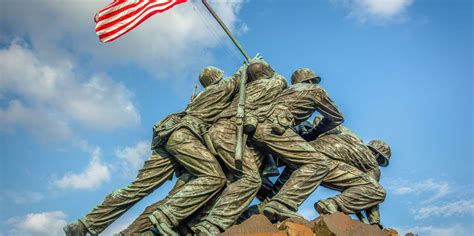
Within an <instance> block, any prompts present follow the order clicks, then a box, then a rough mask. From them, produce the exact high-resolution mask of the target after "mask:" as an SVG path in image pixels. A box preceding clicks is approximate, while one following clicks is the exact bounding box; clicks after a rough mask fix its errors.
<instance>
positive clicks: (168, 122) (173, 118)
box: [151, 112, 186, 150]
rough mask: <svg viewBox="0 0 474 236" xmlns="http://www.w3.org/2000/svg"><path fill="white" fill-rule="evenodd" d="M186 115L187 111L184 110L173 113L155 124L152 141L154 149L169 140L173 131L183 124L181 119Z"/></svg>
mask: <svg viewBox="0 0 474 236" xmlns="http://www.w3.org/2000/svg"><path fill="white" fill-rule="evenodd" d="M185 115H186V113H184V112H180V113H173V114H171V115H168V116H167V117H165V118H164V119H163V120H161V121H160V122H158V123H157V124H155V125H154V126H153V137H152V142H151V149H152V150H154V149H156V148H159V147H161V146H163V145H164V144H165V143H166V142H167V141H168V138H169V136H170V135H171V133H173V131H175V130H176V128H178V127H180V126H181V124H182V120H181V119H182V118H183V117H184V116H185Z"/></svg>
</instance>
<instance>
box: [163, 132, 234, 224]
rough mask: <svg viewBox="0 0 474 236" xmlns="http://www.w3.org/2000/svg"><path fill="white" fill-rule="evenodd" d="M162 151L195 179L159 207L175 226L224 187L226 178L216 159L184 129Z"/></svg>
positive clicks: (172, 135)
mask: <svg viewBox="0 0 474 236" xmlns="http://www.w3.org/2000/svg"><path fill="white" fill-rule="evenodd" d="M165 148H166V150H167V151H168V152H169V153H170V154H171V155H173V157H174V159H175V160H176V162H178V163H179V164H180V165H181V166H182V167H184V168H185V169H186V171H187V172H189V173H190V174H191V175H193V176H194V177H195V178H194V179H192V180H191V181H189V182H187V183H186V184H185V185H184V186H183V187H182V188H181V189H180V190H179V191H177V192H176V193H175V194H173V195H171V196H169V197H168V198H167V199H166V200H165V201H164V203H163V204H162V205H160V206H158V209H160V210H161V211H162V212H163V213H164V214H165V215H166V216H168V218H169V220H170V221H171V223H172V224H173V226H177V225H178V224H179V222H180V221H182V220H183V219H185V218H186V217H188V216H190V215H191V214H192V213H194V212H195V211H196V210H198V209H199V208H200V207H202V206H203V205H204V204H205V203H206V202H207V201H209V200H210V199H211V198H212V197H213V196H214V195H215V194H216V193H217V192H218V191H219V190H220V189H221V188H222V187H223V186H224V185H225V183H226V177H225V175H224V172H223V171H222V168H221V166H220V165H219V162H218V161H217V159H216V158H215V157H214V156H213V155H212V154H211V153H210V152H209V150H208V149H207V147H206V146H204V144H202V143H201V141H200V140H199V139H198V138H196V136H195V135H194V134H193V133H192V132H191V131H190V130H188V129H186V128H180V129H178V130H176V131H174V132H173V133H172V134H171V135H170V137H169V139H168V141H167V143H166V145H165Z"/></svg>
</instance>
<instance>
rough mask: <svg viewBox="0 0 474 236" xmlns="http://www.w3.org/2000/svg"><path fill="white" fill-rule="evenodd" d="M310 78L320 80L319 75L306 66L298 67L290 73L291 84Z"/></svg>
mask: <svg viewBox="0 0 474 236" xmlns="http://www.w3.org/2000/svg"><path fill="white" fill-rule="evenodd" d="M310 79H315V80H316V83H319V82H321V77H319V75H317V74H316V73H314V71H312V70H311V69H308V68H300V69H297V70H295V72H293V74H292V75H291V84H297V83H301V82H304V81H308V80H310Z"/></svg>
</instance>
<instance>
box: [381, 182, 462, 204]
mask: <svg viewBox="0 0 474 236" xmlns="http://www.w3.org/2000/svg"><path fill="white" fill-rule="evenodd" d="M387 188H388V189H389V193H390V194H394V195H409V194H413V195H420V194H426V193H429V194H430V197H429V198H428V199H427V200H425V201H423V202H422V203H429V202H432V201H435V200H438V199H441V198H442V197H445V196H447V195H448V194H451V193H452V192H453V189H452V187H451V185H450V184H449V183H448V182H445V181H435V180H433V179H427V180H423V181H419V182H413V181H407V180H399V179H398V180H392V181H389V183H388V184H387Z"/></svg>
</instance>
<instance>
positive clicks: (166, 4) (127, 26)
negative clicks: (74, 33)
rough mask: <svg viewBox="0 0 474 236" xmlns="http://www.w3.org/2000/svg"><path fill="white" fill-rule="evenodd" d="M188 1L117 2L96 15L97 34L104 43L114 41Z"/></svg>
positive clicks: (118, 0)
mask: <svg viewBox="0 0 474 236" xmlns="http://www.w3.org/2000/svg"><path fill="white" fill-rule="evenodd" d="M186 1H187V0H115V1H114V2H112V3H110V4H109V5H107V6H106V7H105V8H104V9H102V10H100V11H99V13H97V14H96V23H97V25H96V33H97V35H98V36H99V39H100V41H102V42H111V41H114V40H115V39H117V38H119V37H120V36H122V35H124V34H126V33H127V32H129V31H130V30H132V29H134V28H135V27H137V26H138V25H140V24H141V23H142V22H143V21H145V20H147V19H148V18H150V17H151V16H152V15H154V14H156V13H161V12H164V11H167V10H169V9H170V8H172V7H174V6H176V5H178V4H181V3H184V2H186ZM143 3H145V4H144V5H143V6H140V4H143ZM134 8H135V9H134ZM127 11H130V12H127ZM124 13H125V14H124ZM121 14H123V15H121ZM114 17H115V18H116V19H115V18H114Z"/></svg>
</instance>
